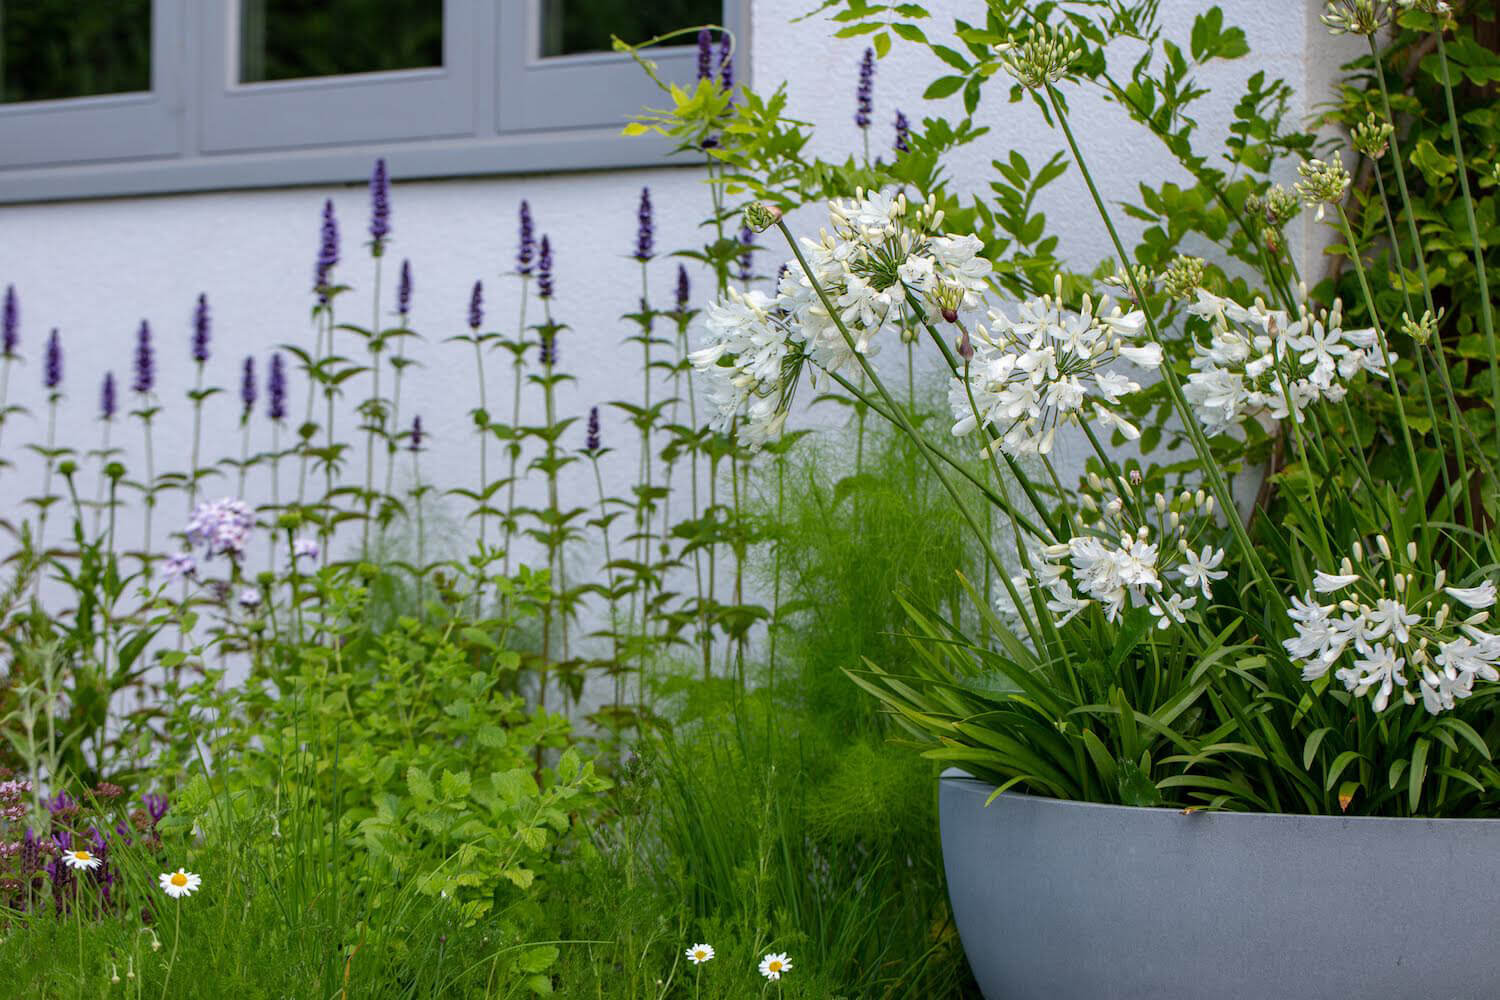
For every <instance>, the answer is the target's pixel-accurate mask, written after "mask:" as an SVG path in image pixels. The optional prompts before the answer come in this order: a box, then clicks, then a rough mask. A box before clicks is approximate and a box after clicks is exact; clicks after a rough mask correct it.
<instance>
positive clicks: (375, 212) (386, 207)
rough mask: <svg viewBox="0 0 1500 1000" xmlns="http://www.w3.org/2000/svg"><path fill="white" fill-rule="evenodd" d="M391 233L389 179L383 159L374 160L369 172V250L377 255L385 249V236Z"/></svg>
mask: <svg viewBox="0 0 1500 1000" xmlns="http://www.w3.org/2000/svg"><path fill="white" fill-rule="evenodd" d="M390 233H391V181H390V177H389V176H387V174H386V172H385V159H384V157H382V158H381V159H378V160H376V161H375V169H374V170H373V171H372V172H371V173H370V239H371V241H372V243H371V250H372V251H373V252H374V254H375V256H377V257H379V256H380V254H381V252H382V251H383V250H384V249H385V238H386V237H387V236H389V235H390Z"/></svg>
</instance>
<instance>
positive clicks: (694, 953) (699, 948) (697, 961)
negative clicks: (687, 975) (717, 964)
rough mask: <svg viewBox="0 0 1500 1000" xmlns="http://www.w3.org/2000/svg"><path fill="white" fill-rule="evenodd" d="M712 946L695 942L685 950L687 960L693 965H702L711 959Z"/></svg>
mask: <svg viewBox="0 0 1500 1000" xmlns="http://www.w3.org/2000/svg"><path fill="white" fill-rule="evenodd" d="M713 957H714V946H713V945H711V944H695V945H693V946H692V947H691V948H689V949H688V950H687V960H688V961H689V962H692V963H693V964H694V965H702V964H703V963H704V962H711V961H713Z"/></svg>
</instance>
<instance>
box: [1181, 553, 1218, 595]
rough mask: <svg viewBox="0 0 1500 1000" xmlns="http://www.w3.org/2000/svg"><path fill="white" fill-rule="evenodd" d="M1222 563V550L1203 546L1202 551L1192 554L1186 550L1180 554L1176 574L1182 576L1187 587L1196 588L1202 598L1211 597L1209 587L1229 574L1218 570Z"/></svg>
mask: <svg viewBox="0 0 1500 1000" xmlns="http://www.w3.org/2000/svg"><path fill="white" fill-rule="evenodd" d="M1223 561H1224V550H1223V549H1215V548H1213V547H1212V546H1207V545H1205V546H1204V547H1203V549H1202V551H1199V552H1194V551H1193V550H1192V549H1188V550H1187V551H1186V552H1184V553H1183V554H1182V566H1181V567H1180V568H1179V569H1178V571H1177V572H1179V573H1181V574H1182V580H1183V582H1184V583H1186V584H1187V585H1188V586H1189V587H1197V588H1199V589H1200V590H1202V591H1203V596H1204V597H1205V598H1209V597H1212V596H1213V593H1212V591H1211V589H1210V585H1211V584H1212V583H1213V581H1215V580H1222V579H1224V578H1225V577H1226V576H1228V575H1229V573H1228V572H1227V571H1226V570H1222V569H1219V568H1218V566H1219V564H1220V563H1222V562H1223Z"/></svg>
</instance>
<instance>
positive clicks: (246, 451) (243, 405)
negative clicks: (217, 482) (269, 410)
mask: <svg viewBox="0 0 1500 1000" xmlns="http://www.w3.org/2000/svg"><path fill="white" fill-rule="evenodd" d="M257 388H258V387H257V385H256V382H255V357H254V355H246V357H245V361H244V364H243V365H242V366H241V368H240V470H239V483H238V486H237V489H236V490H235V495H236V496H244V495H245V475H246V473H248V472H249V471H250V418H251V417H253V416H254V415H255V400H256V390H257ZM273 447H274V446H273Z"/></svg>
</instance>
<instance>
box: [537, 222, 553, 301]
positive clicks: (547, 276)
mask: <svg viewBox="0 0 1500 1000" xmlns="http://www.w3.org/2000/svg"><path fill="white" fill-rule="evenodd" d="M556 291H557V286H556V284H555V283H554V282H553V278H552V243H551V241H550V240H548V239H547V237H546V236H543V237H542V249H541V253H539V254H538V255H537V262H536V293H537V295H539V296H541V297H542V298H544V299H550V298H552V296H553V295H554V294H555V293H556Z"/></svg>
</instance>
